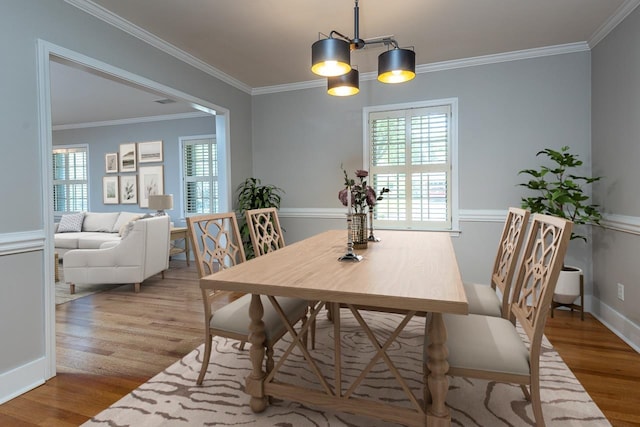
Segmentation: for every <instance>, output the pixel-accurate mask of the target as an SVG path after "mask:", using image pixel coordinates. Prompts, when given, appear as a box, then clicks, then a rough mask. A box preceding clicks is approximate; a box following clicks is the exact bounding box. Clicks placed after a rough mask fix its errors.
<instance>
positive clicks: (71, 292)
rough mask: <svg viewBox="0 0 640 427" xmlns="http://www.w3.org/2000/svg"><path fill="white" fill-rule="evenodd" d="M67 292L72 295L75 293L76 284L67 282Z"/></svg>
mask: <svg viewBox="0 0 640 427" xmlns="http://www.w3.org/2000/svg"><path fill="white" fill-rule="evenodd" d="M69 293H70V294H71V295H73V294H75V293H76V285H75V284H73V283H69Z"/></svg>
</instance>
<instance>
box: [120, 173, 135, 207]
mask: <svg viewBox="0 0 640 427" xmlns="http://www.w3.org/2000/svg"><path fill="white" fill-rule="evenodd" d="M120 203H122V204H125V205H127V204H136V203H138V180H137V177H136V176H135V175H123V176H121V177H120Z"/></svg>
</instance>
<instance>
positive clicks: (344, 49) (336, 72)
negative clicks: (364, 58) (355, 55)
mask: <svg viewBox="0 0 640 427" xmlns="http://www.w3.org/2000/svg"><path fill="white" fill-rule="evenodd" d="M349 70H351V51H350V50H349V43H348V42H346V41H344V40H340V39H334V38H327V39H322V40H318V41H317V42H315V43H314V44H313V45H312V46H311V71H313V72H314V73H315V74H317V75H319V76H324V77H332V76H341V75H343V74H346V73H348V72H349Z"/></svg>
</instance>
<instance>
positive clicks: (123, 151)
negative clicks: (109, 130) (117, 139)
mask: <svg viewBox="0 0 640 427" xmlns="http://www.w3.org/2000/svg"><path fill="white" fill-rule="evenodd" d="M136 167H137V164H136V143H135V142H132V143H129V144H120V172H135V171H136Z"/></svg>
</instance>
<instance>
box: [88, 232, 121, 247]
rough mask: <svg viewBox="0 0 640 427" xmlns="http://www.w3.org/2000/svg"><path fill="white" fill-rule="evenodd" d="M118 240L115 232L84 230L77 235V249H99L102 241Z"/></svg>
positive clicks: (118, 237)
mask: <svg viewBox="0 0 640 427" xmlns="http://www.w3.org/2000/svg"><path fill="white" fill-rule="evenodd" d="M113 241H116V242H117V241H120V236H118V234H117V233H101V232H98V233H91V232H84V233H82V236H80V237H78V249H100V245H102V244H103V243H104V242H113Z"/></svg>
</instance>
